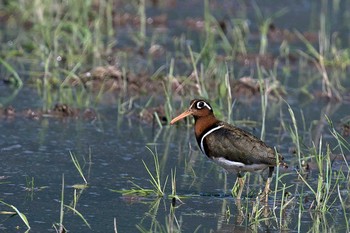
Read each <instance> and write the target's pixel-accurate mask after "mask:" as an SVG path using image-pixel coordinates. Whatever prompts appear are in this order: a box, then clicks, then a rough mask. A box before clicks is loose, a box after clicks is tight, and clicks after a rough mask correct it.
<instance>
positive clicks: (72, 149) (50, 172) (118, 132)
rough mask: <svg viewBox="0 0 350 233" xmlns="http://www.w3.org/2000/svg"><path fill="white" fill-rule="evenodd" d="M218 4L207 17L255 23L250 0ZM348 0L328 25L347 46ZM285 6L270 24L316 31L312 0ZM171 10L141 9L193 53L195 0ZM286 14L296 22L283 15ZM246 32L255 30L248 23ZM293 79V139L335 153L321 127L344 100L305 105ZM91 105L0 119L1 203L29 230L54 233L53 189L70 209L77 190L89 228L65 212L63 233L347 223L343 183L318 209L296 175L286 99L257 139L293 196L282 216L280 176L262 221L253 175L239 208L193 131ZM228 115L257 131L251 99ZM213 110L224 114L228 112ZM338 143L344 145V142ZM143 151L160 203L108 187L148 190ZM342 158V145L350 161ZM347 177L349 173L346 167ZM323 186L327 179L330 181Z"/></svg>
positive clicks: (334, 228)
mask: <svg viewBox="0 0 350 233" xmlns="http://www.w3.org/2000/svg"><path fill="white" fill-rule="evenodd" d="M223 2H224V3H223V4H218V3H216V4H213V5H212V7H213V14H214V15H217V16H218V15H222V14H223V15H225V13H222V12H225V10H226V11H229V14H228V15H231V14H232V12H230V11H231V10H232V11H234V12H235V14H237V15H241V16H242V17H243V16H244V17H248V18H251V19H252V22H250V23H251V24H253V25H255V24H254V23H255V21H254V20H256V19H255V16H254V11H253V9H252V6H251V5H250V4H247V8H246V11H241V10H239V9H243V8H242V5H241V4H239V3H237V2H232V1H223ZM347 2H348V1H344V2H341V4H340V9H339V11H338V14H334V15H333V16H332V20H331V21H330V22H329V23H330V26H332V28H334V29H337V30H339V28H340V29H342V30H341V32H342V33H344V35H345V36H344V37H341V38H345V39H344V42H346V38H347V36H346V35H347V34H346V33H348V28H346V27H347V26H346V25H344V24H345V22H348V21H346V20H342V19H344V18H345V17H346V14H345V9H347V8H346V4H348V3H347ZM290 4H291V6H288V7H289V8H290V10H289V11H288V12H287V14H286V15H283V16H281V18H279V20H278V25H277V26H280V27H282V25H283V27H285V28H287V29H293V28H297V29H298V30H301V31H304V30H315V28H316V29H317V22H318V14H316V13H317V12H319V10H320V6H319V4H315V5H314V3H310V1H297V2H293V3H290ZM243 5H244V4H243ZM176 6H177V8H176V9H180V10H176V9H172V8H171V7H169V8H167V7H149V9H147V11H148V13H149V14H150V15H152V14H155V15H156V14H158V13H159V12H165V13H167V14H168V17H169V20H168V27H169V29H173V30H168V33H166V35H164V41H163V43H164V45H169V46H171V45H172V38H173V37H174V36H179V35H181V34H185V35H186V36H187V37H188V41H187V42H188V43H190V44H191V45H193V49H194V50H199V47H200V46H201V45H200V44H198V43H196V41H198V40H199V38H198V36H199V35H200V33H198V31H195V30H190V29H189V28H184V27H183V19H184V18H186V17H192V18H196V17H202V12H203V4H202V3H201V1H200V3H198V2H197V1H190V2H188V3H185V2H179V3H178V4H177V5H176ZM281 7H282V6H279V5H277V3H276V2H275V1H268V2H266V5H264V6H261V8H262V10H263V11H267V12H274V11H276V10H278V9H280V8H281ZM193 9H195V10H193ZM221 13H222V14H221ZM295 16H298V17H295ZM291 17H293V18H295V19H296V20H289V19H290V18H291ZM343 23H344V24H343ZM252 28H253V29H254V28H255V29H256V28H257V26H252ZM121 30H122V29H121ZM150 30H152V29H150ZM121 34H122V33H121ZM124 35H126V34H124ZM257 38H258V37H257ZM119 39H120V40H119V42H120V43H119V44H118V46H124V45H128V44H129V43H130V41H128V40H129V39H130V38H123V36H121V38H119ZM124 40H125V41H124ZM252 41H253V43H252V45H251V47H253V48H255V47H256V42H257V41H258V40H257V39H256V40H254V39H252ZM279 45H280V44H277V43H276V44H273V43H272V48H274V47H276V48H274V49H275V50H276V51H277V50H278V46H279ZM196 46H198V47H196ZM295 46H297V45H295ZM298 46H299V45H298ZM301 48H302V47H301ZM157 62H160V63H162V62H163V61H157ZM154 66H156V63H155V64H154ZM247 70H249V68H247ZM0 73H1V72H0ZM242 73H244V72H242ZM295 75H296V76H295V77H289V79H288V78H286V77H281V79H283V80H284V79H285V83H286V84H287V85H288V87H287V88H288V94H289V95H288V97H286V98H287V101H288V103H289V104H290V105H291V107H292V109H293V110H294V113H295V115H296V118H297V122H298V126H299V134H300V136H301V140H302V143H301V144H302V145H303V149H304V150H305V149H306V146H310V145H311V140H313V141H318V139H319V138H320V137H321V135H322V138H323V142H324V144H323V147H324V149H323V150H322V151H323V153H324V154H325V145H326V143H329V144H330V145H331V146H330V147H331V148H332V149H333V148H334V147H335V146H336V140H335V139H334V138H333V137H332V135H331V134H330V132H329V130H328V128H329V126H328V124H327V122H326V121H325V118H324V115H325V114H326V115H327V116H328V117H330V118H331V120H332V121H333V123H334V124H335V126H336V128H337V129H338V130H340V127H341V125H340V119H342V118H343V117H345V116H348V115H349V110H348V109H349V105H350V104H349V103H348V102H343V103H332V102H326V101H322V100H319V101H316V100H314V101H311V102H305V101H304V100H303V98H302V97H300V96H298V94H295V93H297V91H296V90H295V89H293V88H295V87H296V86H297V84H296V83H298V82H302V80H303V78H304V76H301V74H298V73H297V72H295ZM299 75H300V76H299ZM293 78H294V79H293ZM11 92H12V90H11V89H10V88H9V86H7V85H4V84H1V85H0V97H1V98H0V100H1V104H2V105H6V106H7V105H12V106H14V107H15V108H16V109H18V110H24V109H25V108H34V109H37V108H41V107H42V101H40V98H39V97H38V96H37V93H36V91H35V90H34V89H33V88H30V87H24V88H22V89H21V90H20V92H19V93H18V95H16V96H14V98H7V97H8V96H9V95H10V94H11ZM28 96H29V97H30V98H28ZM145 99H146V98H145ZM143 101H145V100H140V102H141V103H140V104H142V102H143ZM111 102H113V101H111ZM117 102H118V101H114V103H117ZM181 110H183V109H179V111H178V112H180V111H181ZM96 112H97V118H96V119H75V118H69V117H68V118H58V117H43V118H41V119H39V120H34V119H29V118H25V117H23V116H16V117H14V118H11V117H5V116H3V117H2V118H1V119H0V164H1V171H0V199H1V200H3V201H4V202H6V203H9V204H11V205H14V206H15V207H17V208H18V209H19V210H20V211H21V212H22V213H24V214H25V215H26V216H27V218H28V220H29V223H30V225H31V227H32V232H47V231H49V232H54V231H55V230H54V228H53V227H52V225H53V224H54V223H58V222H59V221H60V204H61V198H62V196H61V192H62V184H63V185H64V204H66V205H70V204H72V203H73V201H74V196H75V193H76V195H77V196H78V199H77V201H76V210H77V211H79V212H80V213H81V214H82V215H83V216H84V218H85V219H86V221H87V222H88V223H89V224H90V225H91V229H89V228H88V227H87V226H86V224H85V223H84V222H83V220H82V219H81V218H80V217H79V216H78V215H77V214H74V213H73V212H72V211H70V210H69V209H68V208H65V209H64V211H65V214H64V219H63V225H64V226H65V227H66V228H67V229H68V231H70V232H89V231H92V232H113V231H114V219H115V220H116V225H117V229H118V232H137V231H138V230H140V229H141V230H144V231H149V232H167V231H169V232H171V231H173V232H176V228H177V226H178V225H180V226H181V231H182V232H195V231H196V230H197V232H233V231H234V232H280V231H281V228H282V229H283V230H286V231H288V232H308V231H309V232H345V231H346V229H348V228H347V226H346V223H347V222H349V221H350V220H349V215H350V208H349V198H348V195H347V192H348V191H349V188H348V187H349V185H348V181H347V179H346V178H344V179H340V180H339V191H340V193H341V195H342V197H343V198H344V202H345V206H346V209H345V210H344V211H343V209H342V206H341V204H340V202H339V199H338V191H337V190H335V191H334V194H333V195H332V196H331V200H330V201H329V203H332V201H333V200H336V201H335V202H334V204H333V205H332V206H330V208H329V210H327V211H326V213H324V214H323V213H319V212H316V211H313V209H311V210H310V211H309V210H308V208H309V207H310V206H312V205H313V204H312V203H313V201H314V196H313V194H312V192H311V191H310V189H309V187H307V186H306V185H305V184H304V182H303V181H302V180H301V179H300V178H299V177H298V175H297V173H296V171H295V170H296V168H297V167H298V165H299V163H298V158H297V156H296V155H295V154H293V153H292V151H293V148H294V147H295V146H294V144H293V142H292V138H291V136H290V133H288V132H286V131H285V130H284V129H283V127H282V126H283V125H282V122H285V123H286V124H287V125H286V127H287V128H288V127H289V126H291V118H290V116H289V113H288V109H287V106H286V104H285V103H276V102H273V101H271V100H270V102H269V108H268V112H267V119H266V136H265V140H266V142H267V144H269V145H271V146H276V147H277V148H278V149H279V151H280V152H281V153H282V154H283V155H284V156H285V160H286V162H287V163H288V164H289V166H290V167H289V168H288V169H282V168H281V169H280V170H279V176H283V177H282V178H281V181H282V182H283V183H284V184H286V186H287V187H288V188H287V191H288V192H289V193H290V196H289V197H288V198H294V199H293V200H292V201H291V203H290V204H289V205H288V207H287V208H286V209H285V211H283V212H281V211H280V209H281V202H282V199H283V196H282V192H281V186H282V183H278V188H277V190H278V192H277V194H276V203H274V202H273V200H274V197H273V195H274V192H272V194H271V197H270V199H269V200H270V201H269V203H268V204H269V207H270V209H269V210H266V213H267V214H268V219H267V220H265V219H264V218H263V217H262V215H261V216H258V217H256V219H257V220H259V222H255V221H254V214H256V213H253V209H254V204H255V201H256V199H255V197H256V196H257V193H258V192H259V190H260V189H261V187H263V182H262V181H261V180H260V179H259V176H258V175H254V174H252V175H249V176H248V180H249V182H248V183H249V185H247V186H246V189H245V191H244V195H245V198H243V200H242V201H241V203H240V204H239V203H237V202H236V200H235V199H234V198H233V197H232V196H231V194H230V190H231V188H232V186H233V184H234V182H235V179H236V176H235V175H234V174H228V175H227V176H226V174H225V173H224V172H223V171H222V170H221V169H220V168H219V167H217V166H216V165H215V164H213V163H211V162H210V161H209V160H208V159H207V158H206V157H205V156H203V155H202V154H201V153H200V152H199V150H198V147H197V145H196V142H195V139H194V135H193V129H192V127H186V126H184V124H181V125H179V126H164V127H163V128H162V129H160V128H159V127H158V126H155V125H152V124H145V123H140V122H139V121H138V120H137V119H133V118H128V117H126V116H120V115H118V106H117V104H112V105H107V104H101V105H99V106H98V107H97V109H96ZM233 112H234V113H233V117H232V119H230V120H231V121H233V122H238V125H239V126H242V127H245V129H247V130H248V131H250V132H252V133H253V134H255V135H257V136H258V137H259V136H260V129H261V124H260V123H261V121H262V118H261V110H260V103H259V101H253V102H252V103H250V104H247V103H244V102H240V101H237V102H236V104H235V106H234V109H233ZM222 114H223V115H224V116H225V114H226V113H225V112H223V113H222ZM303 118H304V120H305V128H304V127H303ZM239 120H251V121H254V122H256V123H257V124H256V125H255V126H254V127H250V126H245V125H243V124H241V123H240V122H239ZM287 131H288V129H287ZM346 140H347V141H349V138H346ZM146 147H148V148H149V149H150V150H151V151H152V152H153V153H157V154H158V157H159V162H160V173H161V176H160V177H161V180H162V183H164V182H165V179H166V177H168V181H167V184H166V186H165V194H166V195H165V197H163V198H160V199H158V198H156V197H154V196H147V197H141V196H135V195H122V194H121V193H118V192H116V191H120V190H127V189H131V188H133V187H134V186H133V184H132V182H133V183H134V184H136V185H139V186H141V187H143V188H152V186H151V184H150V182H149V180H150V176H149V174H148V173H147V171H146V169H145V166H144V164H143V162H142V161H144V162H145V163H146V164H147V166H149V167H150V169H151V171H152V172H154V162H153V156H152V153H151V151H150V150H149V149H147V148H146ZM335 151H336V152H337V153H339V151H337V150H335ZM70 153H73V154H74V155H75V156H76V157H77V159H78V160H79V163H80V165H81V166H82V168H83V173H84V175H85V177H86V179H87V182H88V186H87V187H86V188H85V189H76V188H74V187H75V186H74V185H76V184H83V183H84V181H83V179H82V178H81V176H80V175H79V172H78V171H77V169H76V168H75V166H74V164H73V162H72V159H71V156H70ZM305 153H307V152H305ZM348 154H349V153H348V152H346V155H347V158H346V159H347V162H348V163H349V162H350V158H349V155H348ZM332 166H333V168H334V169H335V170H340V169H344V160H343V159H342V158H340V157H335V158H334V160H333V164H332ZM310 167H311V168H310V169H311V170H310V173H309V174H308V177H306V178H305V179H306V180H307V181H308V182H309V183H310V184H311V186H312V188H314V189H316V187H317V177H318V174H319V173H318V170H317V166H316V165H315V164H313V163H311V164H310ZM175 169H176V193H177V194H178V195H179V196H180V198H181V200H182V201H183V202H184V203H183V204H181V203H180V202H179V201H176V203H175V208H174V207H172V202H173V200H172V199H171V198H169V196H168V195H170V194H171V171H172V170H173V171H175ZM344 176H348V171H347V170H345V169H344ZM275 181H276V179H274V180H273V183H272V185H271V189H272V190H274V189H275V184H276V183H275ZM332 181H333V182H335V181H336V179H335V178H334V179H333V180H332ZM289 186H290V187H289ZM335 187H336V188H337V187H338V186H335ZM33 188H34V189H33ZM300 203H301V204H300ZM260 207H261V206H260ZM5 210H6V211H10V210H11V209H9V208H6V207H5V206H4V205H1V207H0V211H5ZM344 212H345V213H344ZM261 213H262V214H263V213H264V211H262V212H261ZM0 218H1V221H0V231H2V232H14V231H19V232H24V231H25V229H26V228H25V226H24V224H23V223H22V222H21V220H20V218H19V217H18V216H11V215H7V214H1V215H0ZM346 221H347V222H346ZM281 225H283V227H281ZM17 228H19V229H18V230H17Z"/></svg>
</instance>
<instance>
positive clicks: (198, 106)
mask: <svg viewBox="0 0 350 233" xmlns="http://www.w3.org/2000/svg"><path fill="white" fill-rule="evenodd" d="M204 106H205V103H204V102H203V101H199V102H198V103H197V108H198V109H202V108H203V107H204Z"/></svg>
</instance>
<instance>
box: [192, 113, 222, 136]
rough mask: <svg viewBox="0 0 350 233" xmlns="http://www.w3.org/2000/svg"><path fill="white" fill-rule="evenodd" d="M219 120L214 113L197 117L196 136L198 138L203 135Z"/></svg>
mask: <svg viewBox="0 0 350 233" xmlns="http://www.w3.org/2000/svg"><path fill="white" fill-rule="evenodd" d="M217 122H219V121H218V119H216V118H215V116H214V115H208V116H202V117H198V118H195V125H194V132H195V135H196V137H197V138H198V137H200V136H201V135H203V133H204V132H205V131H208V129H210V128H212V127H213V125H215V124H216V123H217Z"/></svg>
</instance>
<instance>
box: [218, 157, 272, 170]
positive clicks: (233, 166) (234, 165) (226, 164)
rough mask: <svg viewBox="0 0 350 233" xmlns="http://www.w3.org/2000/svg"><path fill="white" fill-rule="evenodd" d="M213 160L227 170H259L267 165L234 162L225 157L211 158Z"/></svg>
mask: <svg viewBox="0 0 350 233" xmlns="http://www.w3.org/2000/svg"><path fill="white" fill-rule="evenodd" d="M212 159H213V161H214V162H215V163H216V164H218V165H219V166H221V167H223V168H224V169H225V170H227V171H228V172H239V171H241V172H255V171H260V170H264V169H266V168H267V167H268V165H266V164H251V165H246V164H244V163H241V162H234V161H230V160H227V159H225V158H222V157H220V158H215V157H214V158H212Z"/></svg>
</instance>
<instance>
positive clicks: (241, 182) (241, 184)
mask: <svg viewBox="0 0 350 233" xmlns="http://www.w3.org/2000/svg"><path fill="white" fill-rule="evenodd" d="M237 182H238V185H239V190H238V193H237V196H236V199H238V200H240V199H241V196H242V192H243V187H244V182H245V179H244V176H242V174H241V173H240V172H238V173H237ZM237 182H236V183H237Z"/></svg>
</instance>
